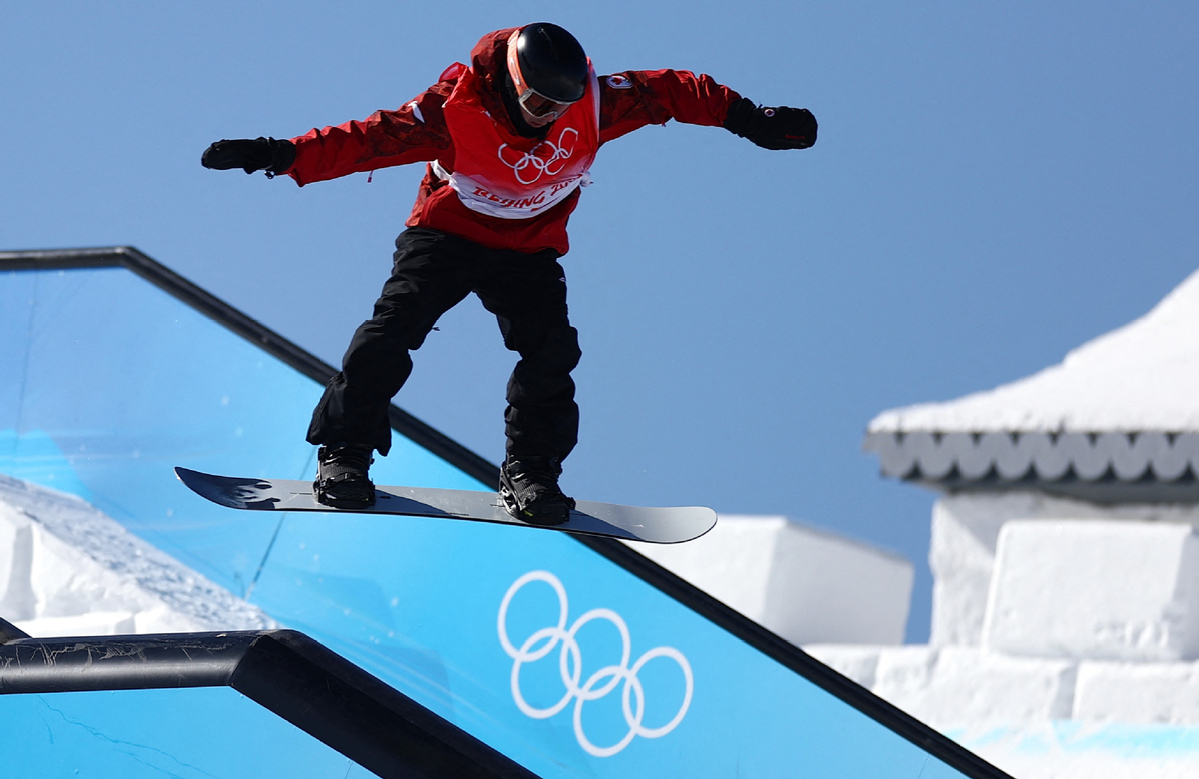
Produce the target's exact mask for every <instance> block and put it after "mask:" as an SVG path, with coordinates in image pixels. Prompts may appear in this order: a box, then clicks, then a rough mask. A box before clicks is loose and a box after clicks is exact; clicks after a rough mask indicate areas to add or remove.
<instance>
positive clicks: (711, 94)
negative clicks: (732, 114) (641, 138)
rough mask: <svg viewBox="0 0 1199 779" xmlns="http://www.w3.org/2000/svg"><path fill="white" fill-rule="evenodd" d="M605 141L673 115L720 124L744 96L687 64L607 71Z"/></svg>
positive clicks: (682, 119) (602, 135)
mask: <svg viewBox="0 0 1199 779" xmlns="http://www.w3.org/2000/svg"><path fill="white" fill-rule="evenodd" d="M599 87H600V143H607V142H608V141H611V140H613V139H616V138H619V137H620V136H622V135H625V134H626V133H630V132H632V131H633V130H636V129H638V128H641V127H644V126H646V125H647V124H665V123H666V122H668V121H669V120H671V119H674V120H675V121H677V122H683V123H685V124H698V125H703V126H707V127H719V126H721V125H722V124H723V123H724V119H725V116H727V115H728V111H729V106H731V105H732V104H733V103H735V102H737V101H738V100H740V99H741V96H740V95H739V94H737V93H736V92H734V91H733V90H731V89H729V88H728V87H726V86H723V85H722V84H719V83H717V82H716V80H715V79H713V78H712V77H711V76H705V75H699V76H697V75H695V74H694V73H691V72H690V71H686V70H628V71H625V72H623V73H615V74H612V75H610V76H601V77H600V79H599Z"/></svg>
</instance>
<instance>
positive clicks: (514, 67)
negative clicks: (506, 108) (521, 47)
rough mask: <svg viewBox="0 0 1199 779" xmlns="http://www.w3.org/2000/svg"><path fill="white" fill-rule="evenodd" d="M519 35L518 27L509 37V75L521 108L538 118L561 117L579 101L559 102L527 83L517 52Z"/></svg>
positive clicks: (551, 118) (550, 118)
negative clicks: (521, 70)
mask: <svg viewBox="0 0 1199 779" xmlns="http://www.w3.org/2000/svg"><path fill="white" fill-rule="evenodd" d="M519 35H520V30H519V29H517V30H516V31H515V32H513V33H512V36H511V37H509V38H508V75H509V76H511V77H512V86H513V87H514V88H515V90H516V102H517V103H518V104H519V105H520V107H521V108H523V109H524V110H526V111H528V112H529V115H530V116H535V117H537V118H538V119H549V120H554V119H559V118H561V116H562V115H563V114H565V113H566V109H568V108H570V107H571V106H572V105H574V104H575V103H576V102H578V101H575V100H572V101H571V102H569V103H562V102H559V101H557V100H554V99H553V98H551V97H546V96H545V95H543V94H541V93H540V92H538V91H537V90H536V89H533V88H532V87H531V86H529V85H528V84H527V83H525V79H524V76H522V75H521V72H520V60H519V59H518V58H517V52H516V39H517V37H519Z"/></svg>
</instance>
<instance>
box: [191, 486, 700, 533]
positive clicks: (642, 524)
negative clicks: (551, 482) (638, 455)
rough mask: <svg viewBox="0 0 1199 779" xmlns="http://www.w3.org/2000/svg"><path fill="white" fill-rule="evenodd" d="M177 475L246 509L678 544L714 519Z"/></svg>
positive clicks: (406, 490)
mask: <svg viewBox="0 0 1199 779" xmlns="http://www.w3.org/2000/svg"><path fill="white" fill-rule="evenodd" d="M175 475H176V476H178V477H179V481H181V482H183V483H184V484H185V485H187V487H188V488H190V489H191V490H192V492H195V493H196V494H197V495H199V496H200V497H202V498H207V499H208V500H210V501H212V502H213V503H217V504H219V505H221V506H228V507H229V508H234V509H248V510H251V511H320V512H325V513H330V514H391V515H402V516H413V517H435V518H440V519H462V520H468V521H472V522H495V523H499V524H502V525H519V526H520V527H529V528H538V529H541V530H557V531H560V532H564V533H578V534H582V535H588V536H603V537H605V538H618V539H621V540H623V541H647V542H649V543H652V544H677V543H681V542H683V541H690V540H692V539H695V538H699V537H700V536H702V535H703V534H704V533H707V532H708V531H709V530H711V529H712V528H713V527H714V526H715V525H716V512H715V511H713V510H712V509H710V508H703V507H699V506H693V507H673V508H641V507H637V506H620V505H617V504H615V503H597V502H594V501H588V500H580V501H578V502H577V504H576V506H575V509H574V511H572V512H570V519H568V520H567V521H566V522H564V523H562V524H561V525H552V526H544V525H532V524H529V523H528V522H522V521H520V520H519V519H516V518H515V517H513V516H512V515H510V514H509V513H508V512H507V511H505V510H504V506H503V504H501V503H500V499H499V496H498V495H497V494H496V493H494V492H477V491H471V490H445V489H435V488H432V487H383V486H376V487H375V494H376V500H375V505H374V506H371V507H370V508H367V509H342V508H335V507H333V506H326V505H325V504H323V503H317V502H316V498H314V497H313V495H312V482H308V481H291V480H286V479H248V478H238V477H235V476H213V475H212V474H208V473H200V472H199V471H192V470H188V469H187V468H176V469H175Z"/></svg>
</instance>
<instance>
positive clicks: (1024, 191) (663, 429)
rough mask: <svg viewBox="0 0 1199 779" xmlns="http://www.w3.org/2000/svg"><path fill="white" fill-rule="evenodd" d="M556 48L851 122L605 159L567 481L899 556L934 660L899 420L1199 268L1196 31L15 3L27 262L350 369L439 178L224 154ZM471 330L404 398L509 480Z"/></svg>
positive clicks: (1043, 21) (1019, 367)
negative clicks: (228, 315) (897, 453)
mask: <svg viewBox="0 0 1199 779" xmlns="http://www.w3.org/2000/svg"><path fill="white" fill-rule="evenodd" d="M537 20H546V21H554V22H557V23H559V24H562V25H563V26H565V27H567V28H568V29H570V30H571V31H572V32H574V33H575V35H576V36H577V37H578V38H579V39H580V41H581V42H582V43H583V45H584V47H585V48H586V49H587V50H588V53H589V54H590V55H591V57H592V59H593V61H594V62H595V64H596V67H597V70H599V71H600V72H601V73H604V72H613V71H619V70H625V69H631V68H644V69H652V68H662V67H672V68H678V69H689V70H694V71H697V72H706V73H709V74H711V75H712V76H714V77H715V78H717V79H718V80H719V81H721V82H722V83H725V84H727V85H729V86H731V87H732V88H734V89H736V90H738V91H739V92H741V93H742V94H743V95H745V96H747V97H750V98H752V99H754V100H755V101H758V102H762V103H769V104H789V105H797V106H805V107H807V108H810V109H811V110H812V111H814V112H815V114H816V116H817V117H818V119H819V120H820V127H821V130H820V141H819V143H818V144H817V145H816V147H815V148H813V149H811V150H809V151H804V152H790V153H788V152H769V151H765V150H762V149H758V148H757V147H755V146H753V145H751V144H750V143H748V142H746V141H744V140H741V139H739V138H736V137H734V136H732V135H731V134H729V133H727V132H725V131H724V130H721V129H718V128H698V127H688V126H681V125H677V124H674V123H672V124H670V125H668V126H667V127H665V128H658V127H651V128H646V129H643V130H640V131H638V132H636V133H634V134H632V135H630V136H627V137H625V138H622V139H619V140H617V141H615V142H613V143H611V144H609V145H608V146H607V147H605V148H604V149H603V151H602V152H601V154H600V157H599V159H598V161H597V164H596V166H595V168H594V169H593V178H594V180H595V182H596V183H595V184H594V185H593V186H592V187H590V188H588V189H587V190H586V192H585V193H584V197H583V201H582V203H581V204H580V207H579V210H578V211H577V212H576V214H575V216H574V217H573V218H572V222H571V228H572V230H571V238H572V246H573V248H572V251H571V252H570V254H569V255H567V257H566V258H565V260H564V265H565V267H566V271H567V277H568V279H569V282H570V302H571V313H572V318H573V320H574V323H575V324H576V326H577V327H579V329H580V330H581V342H582V346H583V350H584V358H583V362H582V363H581V365H580V367H579V368H578V370H577V371H576V374H575V376H576V379H577V381H578V383H579V387H580V389H579V400H580V403H581V404H582V407H583V425H582V441H581V443H580V445H579V447H578V449H576V451H575V454H574V455H573V456H572V457H571V458H570V459H569V460H568V461H567V464H566V465H567V474H566V476H565V477H564V485H565V486H566V487H567V489H568V490H569V491H572V492H573V493H575V494H576V495H578V496H580V497H586V498H589V499H598V500H609V501H616V502H625V503H637V504H647V505H651V504H692V503H698V504H705V505H711V506H713V507H714V508H716V509H717V510H719V511H722V512H728V513H756V514H785V515H787V516H790V517H792V518H793V519H797V520H801V521H805V522H809V523H813V524H816V525H820V526H823V527H827V528H831V529H834V530H837V531H840V532H842V533H845V534H848V535H850V536H853V537H856V538H860V539H863V540H865V541H868V542H871V543H873V544H876V545H880V546H883V547H886V548H889V549H892V550H895V551H898V552H900V553H902V554H904V555H905V556H907V557H909V558H910V559H912V561H913V562H914V563H915V564H916V566H917V571H918V576H917V589H916V593H915V597H914V604H913V614H912V619H911V622H910V625H909V631H908V635H909V639H910V640H915V641H922V640H924V639H925V638H926V637H927V632H928V621H929V616H928V614H929V590H930V586H931V578H930V576H929V573H928V570H927V565H926V562H925V557H926V555H927V545H928V526H929V511H930V508H931V505H932V502H933V500H934V498H935V495H934V494H933V493H931V492H928V491H926V490H923V489H920V488H917V487H913V486H909V485H903V484H897V483H893V482H889V481H884V480H882V479H881V478H880V477H879V476H878V472H877V463H876V462H875V460H874V458H873V457H871V456H869V455H866V454H863V453H862V452H861V450H860V446H861V441H862V436H863V431H864V428H865V425H866V423H867V422H868V421H869V420H870V419H871V418H872V417H873V416H874V415H875V414H876V413H878V412H879V411H882V410H884V409H887V408H891V407H894V406H898V405H903V404H907V403H913V402H920V401H931V400H945V399H950V398H954V397H957V396H959V395H962V394H964V393H967V392H971V391H975V390H982V389H988V388H990V387H993V386H995V385H997V384H999V383H1002V382H1006V381H1010V380H1013V379H1016V378H1019V377H1021V376H1024V375H1027V374H1029V373H1031V372H1033V371H1035V370H1038V369H1040V368H1042V367H1044V366H1046V365H1049V364H1051V363H1054V362H1057V361H1058V360H1060V359H1061V358H1062V356H1063V355H1064V354H1065V353H1066V351H1068V350H1069V349H1070V348H1073V347H1074V346H1077V345H1078V344H1080V343H1082V342H1083V341H1085V340H1087V339H1089V338H1092V337H1094V336H1096V335H1099V334H1101V333H1103V332H1105V331H1107V330H1110V329H1112V328H1114V327H1117V326H1119V325H1121V324H1124V323H1125V322H1127V321H1129V320H1131V319H1133V318H1135V317H1137V316H1139V315H1141V314H1143V313H1144V312H1145V311H1147V310H1148V309H1149V308H1150V307H1151V306H1152V305H1153V304H1154V303H1155V302H1157V300H1159V299H1160V298H1161V297H1162V296H1163V295H1164V294H1165V293H1166V292H1168V291H1169V290H1170V289H1172V288H1173V287H1174V286H1175V285H1177V284H1178V283H1179V282H1180V281H1181V280H1182V279H1183V278H1185V277H1186V276H1187V275H1188V274H1189V273H1190V272H1191V271H1193V270H1195V268H1196V265H1197V264H1199V252H1197V251H1196V249H1197V248H1199V219H1196V213H1197V206H1199V177H1197V174H1199V152H1197V150H1196V142H1195V138H1194V133H1195V128H1196V127H1197V126H1199V50H1197V48H1196V47H1195V45H1194V41H1195V40H1196V38H1197V37H1199V6H1196V5H1194V4H1192V3H1181V2H1179V3H1145V4H1137V5H1133V4H1127V3H1120V4H1118V3H1096V2H1090V3H1082V2H1043V3H1035V4H1034V3H1026V4H999V3H982V2H927V3H920V4H895V3H874V2H839V3H834V2H811V3H798V4H797V3H780V2H741V3H729V4H717V3H690V4H686V5H683V4H654V5H650V4H642V3H626V2H610V3H605V4H593V3H592V4H563V3H545V2H507V3H479V2H444V3H438V4H431V3H428V4H420V5H418V4H410V3H398V2H343V3H336V4H334V3H317V2H293V3H288V4H267V3H232V2H213V3H204V4H190V3H161V2H159V3H155V2H109V3H103V4H94V3H86V4H85V3H73V2H55V0H44V1H43V2H38V3H22V4H10V7H6V8H5V10H4V12H3V14H2V16H0V105H2V106H3V108H4V111H5V114H6V118H7V121H5V122H3V123H0V147H2V148H3V149H4V152H3V153H0V207H2V211H0V249H7V250H16V249H47V248H66V247H79V246H106V245H115V244H121V245H133V246H136V247H137V248H139V249H141V250H142V251H145V252H146V253H148V254H149V255H151V256H152V257H154V258H156V259H157V260H159V261H160V262H162V263H164V264H166V265H167V266H169V267H171V268H172V269H174V270H175V271H177V272H179V273H181V274H182V275H184V276H185V277H187V278H189V279H190V280H192V281H194V282H196V283H198V284H200V285H201V286H203V287H205V288H206V289H208V290H210V291H211V292H213V293H214V294H216V295H217V296H218V297H221V298H223V299H224V300H226V301H228V302H229V303H231V304H232V305H234V306H237V307H238V308H240V309H242V310H244V311H246V312H247V313H249V314H250V315H252V316H254V317H255V318H257V319H259V320H260V321H262V322H263V323H264V324H266V325H267V326H269V327H271V328H273V329H275V330H277V331H279V332H281V333H282V334H283V335H285V336H286V337H288V338H290V339H292V340H293V341H295V342H297V343H298V344H300V345H301V346H303V347H305V348H307V349H309V350H310V351H312V352H314V353H316V354H317V355H318V356H320V357H321V358H323V359H325V360H327V361H329V362H332V363H336V362H338V361H339V360H340V356H341V352H342V350H343V349H344V347H345V345H346V344H347V343H348V340H349V337H350V335H351V333H352V332H353V330H354V328H355V327H356V326H357V325H358V323H359V322H360V321H361V320H362V319H363V318H365V317H366V316H368V315H369V312H370V306H371V303H372V302H373V301H374V298H375V296H376V295H377V293H378V290H379V288H380V286H381V285H382V283H383V281H384V279H385V278H386V275H387V272H388V270H389V268H390V262H391V250H392V241H393V240H394V238H395V235H396V234H397V233H398V232H399V231H400V230H401V229H402V222H403V220H404V218H405V217H406V215H407V213H408V211H409V209H410V207H411V203H412V199H413V196H414V193H415V186H416V182H417V181H418V180H419V177H420V175H421V172H422V171H421V166H409V167H406V168H393V169H387V170H382V171H379V172H377V173H376V174H375V175H374V178H373V181H371V182H370V183H367V177H366V176H365V175H357V176H352V177H349V178H346V179H342V180H339V181H334V182H327V183H321V184H316V185H312V186H309V187H305V188H303V189H299V188H297V187H296V186H295V185H294V184H292V183H291V182H290V180H286V179H281V180H275V181H268V180H266V179H265V177H263V176H262V175H257V176H253V177H248V176H246V175H245V174H243V173H240V172H238V171H232V172H213V171H207V170H204V169H203V168H201V167H200V165H199V156H200V152H201V151H203V149H204V147H205V146H207V145H208V143H210V142H212V141H214V140H217V139H220V138H237V137H255V136H258V135H272V136H275V137H291V136H294V135H299V134H301V133H303V132H305V131H307V130H308V129H309V128H311V127H314V126H317V127H319V126H324V125H328V124H337V123H340V122H342V121H345V120H348V119H354V118H365V117H366V116H368V115H369V114H370V113H371V112H373V111H374V110H376V109H379V108H394V107H397V106H399V105H401V104H402V103H403V102H405V101H406V100H407V99H410V98H411V97H413V96H415V95H416V94H417V93H419V92H420V91H421V90H423V89H424V88H425V87H426V86H428V85H429V84H431V83H433V82H434V81H435V80H436V78H437V76H438V74H439V73H440V72H441V71H442V69H444V67H445V66H446V65H448V64H449V63H451V62H453V61H455V60H461V59H465V58H466V57H467V54H468V52H469V50H470V47H471V46H472V45H473V43H474V42H475V41H476V40H477V39H478V37H479V36H480V35H482V34H483V33H485V32H487V31H489V30H492V29H496V28H499V27H504V26H511V25H516V24H522V23H527V22H530V21H537ZM440 327H441V330H440V331H439V332H436V333H434V334H433V335H432V336H431V337H430V339H429V341H428V342H427V344H426V346H425V347H424V348H423V349H422V350H421V351H420V352H419V353H418V354H417V356H416V362H417V368H416V373H415V375H414V377H413V379H412V381H411V382H410V383H409V385H408V387H406V388H405V389H404V391H403V392H402V393H401V395H400V396H399V397H398V399H397V400H398V402H399V403H400V405H401V406H403V407H404V408H406V409H408V410H409V411H411V412H412V413H414V414H416V415H417V416H419V417H421V418H422V419H424V420H426V421H427V422H429V423H430V424H432V425H434V426H436V427H438V428H440V429H441V430H443V431H444V432H446V433H447V434H449V435H451V436H452V437H454V438H456V439H457V440H459V441H461V442H462V443H464V444H466V445H467V446H469V447H471V448H472V449H474V450H476V451H478V452H479V453H481V454H483V455H485V456H487V457H488V458H489V459H492V460H497V461H498V459H499V458H500V456H501V452H502V446H503V438H502V435H503V434H502V420H501V414H502V410H503V406H504V402H503V392H504V384H505V381H506V378H507V374H508V372H509V371H510V369H511V364H512V358H511V356H510V355H509V354H508V353H507V352H506V351H505V350H504V349H503V347H502V345H501V343H500V339H499V335H498V332H497V330H496V327H495V323H494V320H493V319H492V318H491V317H490V316H489V315H487V314H486V313H485V312H483V311H482V309H481V307H480V306H479V305H478V304H477V302H475V301H474V300H473V299H471V300H468V301H467V302H466V303H464V304H463V305H462V306H460V307H459V308H458V309H456V310H454V311H453V312H451V313H450V314H449V315H447V316H446V317H444V318H443V320H442V322H441V323H440ZM306 425H307V420H306V419H297V420H296V435H297V436H302V435H303V433H304V430H305V428H306Z"/></svg>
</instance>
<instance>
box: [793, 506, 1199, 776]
mask: <svg viewBox="0 0 1199 779" xmlns="http://www.w3.org/2000/svg"><path fill="white" fill-rule="evenodd" d="M1196 528H1199V506H1185V505H1135V504H1127V505H1116V506H1100V505H1096V504H1091V503H1086V502H1083V501H1078V500H1070V499H1065V498H1054V497H1049V496H1046V495H1044V494H1039V493H1035V492H1023V493H1021V492H1012V493H1002V494H990V495H987V494H959V495H947V496H944V497H942V498H941V499H939V500H938V501H937V503H936V505H935V506H934V508H933V524H932V544H931V547H930V564H931V566H932V569H933V576H934V585H933V620H932V636H931V643H930V644H929V645H927V646H910V645H909V646H863V645H846V644H835V645H834V644H819V645H804V647H803V648H804V650H805V651H807V652H809V653H810V654H812V655H813V656H814V657H816V658H817V659H818V660H820V661H821V662H824V663H825V664H827V665H829V666H831V667H832V668H834V669H835V670H837V671H839V672H841V673H843V674H845V675H846V676H848V677H849V678H851V679H853V680H854V681H856V682H857V683H858V684H861V685H862V686H864V687H866V688H867V689H869V690H871V691H872V692H874V693H875V694H876V695H879V696H880V697H882V698H884V699H885V700H888V701H889V702H891V703H893V704H894V705H896V706H898V707H900V708H901V709H904V710H905V711H907V712H908V713H910V714H912V715H913V716H915V717H917V718H918V719H921V720H922V721H924V722H926V723H927V724H929V725H931V726H932V727H934V728H936V729H938V730H940V731H941V732H943V733H945V734H946V735H949V736H950V737H951V738H953V739H955V740H956V741H958V742H959V743H961V744H962V745H963V746H965V747H966V748H968V749H970V750H971V751H973V752H976V753H977V754H979V755H980V756H981V757H983V758H984V759H986V760H988V761H990V762H992V763H994V764H995V765H997V766H998V767H1000V768H1002V769H1004V770H1005V771H1007V772H1009V773H1011V774H1012V775H1013V776H1017V777H1021V779H1092V777H1096V776H1100V777H1104V779H1120V778H1122V777H1144V776H1153V777H1155V779H1157V778H1158V777H1161V779H1175V777H1177V778H1178V779H1182V777H1194V776H1199V646H1197V644H1196V641H1195V627H1196V626H1197V625H1199V571H1197V570H1196V569H1195V565H1196V563H1199V544H1197V543H1196V541H1197V540H1199V539H1197V530H1196Z"/></svg>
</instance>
